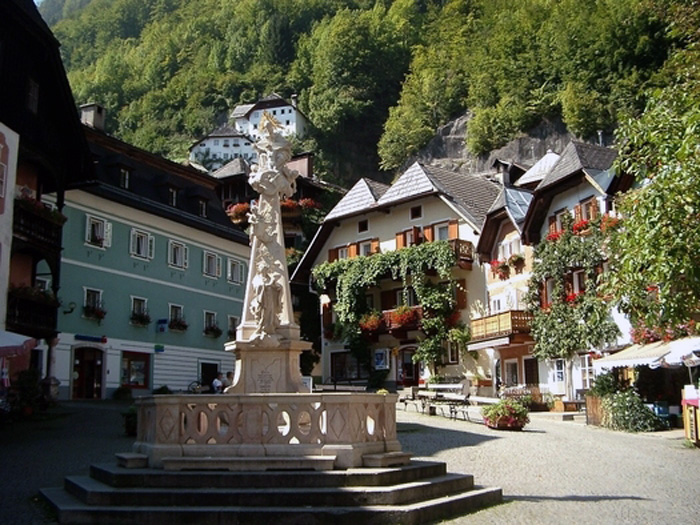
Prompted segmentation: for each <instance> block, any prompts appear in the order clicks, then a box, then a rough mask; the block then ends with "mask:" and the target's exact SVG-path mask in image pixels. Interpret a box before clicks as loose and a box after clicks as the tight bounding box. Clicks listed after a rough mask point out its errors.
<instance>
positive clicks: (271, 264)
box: [238, 112, 299, 346]
mask: <svg viewBox="0 0 700 525" xmlns="http://www.w3.org/2000/svg"><path fill="white" fill-rule="evenodd" d="M280 128H281V126H280V124H279V122H277V121H276V120H275V119H274V118H273V117H271V116H270V115H269V114H268V113H267V112H263V116H262V118H261V119H260V129H261V135H262V136H261V138H260V140H259V141H258V142H257V143H256V144H255V145H254V147H255V149H256V151H257V152H258V161H259V162H258V164H257V165H254V166H253V168H252V170H251V173H250V176H249V178H248V181H249V183H250V185H251V186H252V187H253V189H254V190H256V191H257V192H258V193H260V198H259V199H258V201H257V202H256V203H255V204H253V206H251V210H250V213H249V215H248V220H249V224H250V240H251V262H250V276H249V279H250V280H249V282H248V286H247V290H246V301H245V306H244V311H243V319H242V323H241V326H240V328H239V333H238V339H240V340H244V341H250V342H251V343H253V344H255V345H256V346H264V345H272V346H277V345H278V344H279V341H280V340H281V339H285V338H287V339H288V338H298V326H297V325H296V324H295V323H294V321H293V315H292V306H291V297H290V296H291V293H290V290H289V277H288V274H287V261H286V256H285V250H284V235H283V233H282V221H281V215H280V200H281V199H283V198H286V197H290V196H291V195H293V194H294V192H295V191H296V181H295V179H296V178H297V177H298V176H299V173H298V172H296V171H292V170H290V169H289V168H287V167H286V166H285V164H286V163H287V162H289V161H290V160H291V158H292V151H291V145H290V144H289V141H287V139H286V138H284V137H283V136H282V134H281V133H280V132H279V130H280Z"/></svg>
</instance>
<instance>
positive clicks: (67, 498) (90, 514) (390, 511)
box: [41, 488, 503, 525]
mask: <svg viewBox="0 0 700 525" xmlns="http://www.w3.org/2000/svg"><path fill="white" fill-rule="evenodd" d="M41 494H42V496H43V497H44V498H45V499H46V500H47V501H48V502H49V503H50V504H51V505H52V506H53V507H54V509H55V510H56V512H57V516H58V520H59V522H60V523H75V524H83V523H85V524H87V523H90V524H93V523H94V524H98V523H99V524H100V525H121V524H124V523H139V524H140V525H160V524H162V523H164V522H167V523H168V525H179V524H199V523H202V524H209V523H219V524H232V525H233V524H236V525H238V524H241V525H242V524H259V523H266V522H267V523H285V524H308V523H333V524H334V525H346V524H347V525H357V523H358V522H360V523H363V524H379V523H381V524H384V523H400V524H402V525H413V524H421V523H426V522H431V521H437V520H441V519H445V518H448V517H453V516H459V515H462V514H466V513H468V512H473V511H475V510H477V509H481V508H484V507H487V506H490V505H495V504H498V503H500V502H501V501H502V499H503V495H502V492H501V489H498V488H496V489H494V488H477V489H474V490H470V491H468V492H464V493H460V494H458V495H450V496H442V497H438V498H433V499H429V500H425V501H421V502H417V503H413V504H409V505H402V506H397V505H364V506H353V507H325V506H293V507H269V506H262V507H235V506H234V507H221V506H211V507H210V506H202V507H185V506H168V507H163V506H159V507H150V506H144V507H137V506H133V505H129V506H120V507H110V506H99V505H96V506H90V505H86V504H85V503H83V502H81V501H80V500H78V499H77V498H75V497H74V496H73V495H71V494H69V493H67V492H66V491H64V490H61V489H56V488H54V489H41Z"/></svg>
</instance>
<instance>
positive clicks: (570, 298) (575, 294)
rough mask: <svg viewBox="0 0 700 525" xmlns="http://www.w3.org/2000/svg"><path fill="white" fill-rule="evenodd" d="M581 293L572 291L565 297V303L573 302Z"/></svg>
mask: <svg viewBox="0 0 700 525" xmlns="http://www.w3.org/2000/svg"><path fill="white" fill-rule="evenodd" d="M582 295H583V292H572V293H570V294H568V295H567V296H566V297H565V299H564V300H565V301H566V302H567V303H575V302H576V300H577V299H578V298H579V297H581V296H582Z"/></svg>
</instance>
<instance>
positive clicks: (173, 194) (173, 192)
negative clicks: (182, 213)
mask: <svg viewBox="0 0 700 525" xmlns="http://www.w3.org/2000/svg"><path fill="white" fill-rule="evenodd" d="M168 204H169V205H170V206H173V207H175V206H177V189H176V188H168Z"/></svg>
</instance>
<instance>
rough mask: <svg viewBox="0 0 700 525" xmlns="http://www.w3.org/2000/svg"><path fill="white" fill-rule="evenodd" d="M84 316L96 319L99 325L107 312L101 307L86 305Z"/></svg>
mask: <svg viewBox="0 0 700 525" xmlns="http://www.w3.org/2000/svg"><path fill="white" fill-rule="evenodd" d="M83 315H84V316H85V317H86V318H88V319H94V320H95V321H97V324H100V323H101V322H102V319H104V318H105V316H106V315H107V310H105V309H104V308H103V307H102V306H101V305H94V304H86V305H85V306H83Z"/></svg>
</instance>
